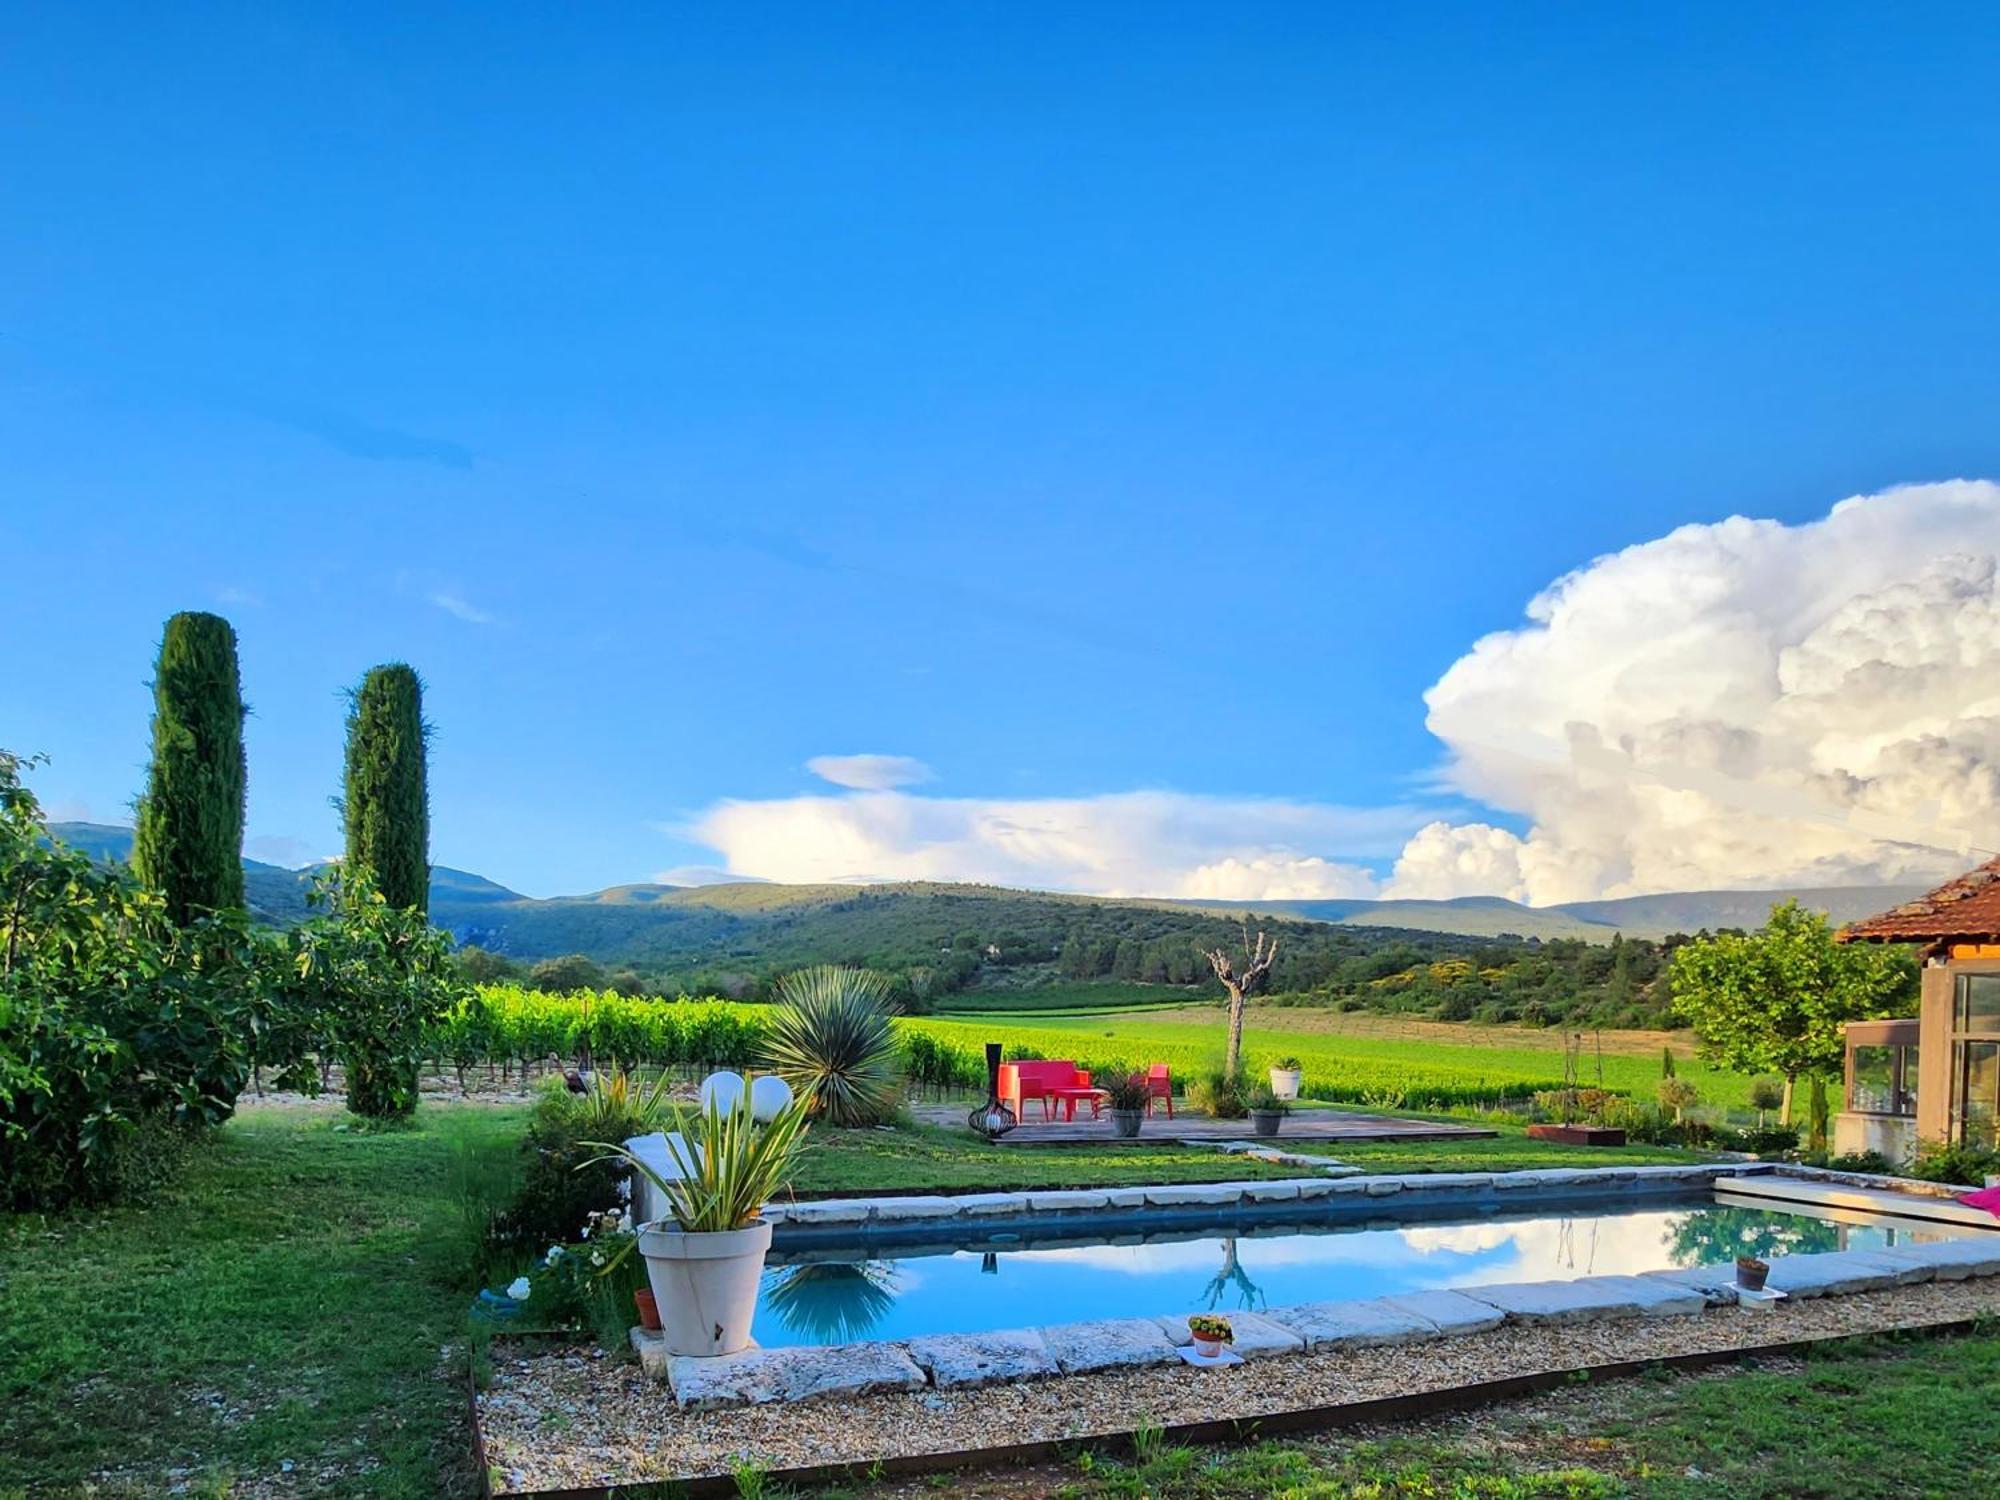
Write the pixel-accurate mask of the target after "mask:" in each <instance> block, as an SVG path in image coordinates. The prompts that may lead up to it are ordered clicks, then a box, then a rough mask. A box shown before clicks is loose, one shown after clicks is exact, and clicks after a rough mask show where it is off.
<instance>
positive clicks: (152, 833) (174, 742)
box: [132, 613, 244, 926]
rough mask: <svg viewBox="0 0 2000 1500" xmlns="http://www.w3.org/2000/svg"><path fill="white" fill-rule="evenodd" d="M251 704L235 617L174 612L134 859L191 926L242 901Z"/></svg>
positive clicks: (175, 915) (156, 676)
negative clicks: (246, 727) (246, 723)
mask: <svg viewBox="0 0 2000 1500" xmlns="http://www.w3.org/2000/svg"><path fill="white" fill-rule="evenodd" d="M243 714H244V708H243V687H242V683H241V680H240V679H239V677H238V675H237V668H236V632H235V631H234V630H233V629H231V628H230V625H229V622H228V621H227V620H225V619H223V618H222V617H221V616H220V615H211V614H201V613H183V614H178V615H175V616H174V617H173V618H172V619H170V620H168V621H167V628H166V633H165V635H164V636H163V637H162V638H161V641H160V655H159V660H158V662H157V663H156V664H155V666H154V669H153V758H152V763H151V765H150V766H149V767H148V769H147V772H146V790H145V792H144V794H143V795H142V796H141V797H140V799H139V809H138V826H137V827H136V828H135V829H134V831H133V835H132V868H133V871H134V872H135V873H136V874H137V876H138V878H139V881H140V883H141V884H143V885H145V886H148V887H150V888H151V889H153V890H156V891H158V892H159V893H160V895H161V896H162V897H163V898H165V900H166V908H167V915H168V917H169V918H170V919H171V920H173V921H174V922H177V923H179V924H181V925H183V926H185V925H186V924H187V923H189V922H191V921H193V920H194V919H195V918H196V917H198V916H200V915H201V914H202V913H204V912H217V911H229V910H233V909H235V908H238V907H241V906H242V905H243V798H244V767H243Z"/></svg>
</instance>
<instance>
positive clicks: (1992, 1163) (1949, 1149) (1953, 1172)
mask: <svg viewBox="0 0 2000 1500" xmlns="http://www.w3.org/2000/svg"><path fill="white" fill-rule="evenodd" d="M1993 1173H2000V1148H1995V1147H1992V1146H1972V1145H1967V1144H1966V1143H1965V1142H1963V1141H1960V1142H1958V1143H1957V1144H1955V1145H1949V1146H1947V1145H1941V1144H1939V1143H1937V1142H1934V1141H1933V1142H1927V1143H1925V1144H1924V1145H1922V1146H1920V1147H1919V1148H1918V1149H1917V1159H1916V1161H1915V1162H1913V1163H1912V1164H1911V1166H1910V1176H1912V1177H1921V1178H1923V1179H1924V1180H1925V1181H1926V1182H1958V1183H1966V1184H1969V1185H1971V1186H1973V1187H1978V1186H1979V1185H1980V1183H1982V1182H1984V1181H1985V1180H1986V1178H1987V1177H1988V1176H1989V1175H1990V1174H1993Z"/></svg>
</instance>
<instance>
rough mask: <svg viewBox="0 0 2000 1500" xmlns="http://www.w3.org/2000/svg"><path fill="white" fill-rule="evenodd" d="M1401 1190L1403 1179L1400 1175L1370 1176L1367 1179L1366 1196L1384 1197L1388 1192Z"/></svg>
mask: <svg viewBox="0 0 2000 1500" xmlns="http://www.w3.org/2000/svg"><path fill="white" fill-rule="evenodd" d="M1402 1190H1403V1179H1402V1178H1400V1177H1371V1178H1369V1179H1368V1196H1369V1197H1371V1198H1386V1197H1387V1196H1388V1195H1389V1194H1391V1193H1400V1192H1402Z"/></svg>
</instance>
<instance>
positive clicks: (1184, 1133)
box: [911, 1104, 1499, 1149]
mask: <svg viewBox="0 0 2000 1500" xmlns="http://www.w3.org/2000/svg"><path fill="white" fill-rule="evenodd" d="M968 1108H970V1105H969V1104H967V1105H952V1104H919V1105H917V1106H916V1107H915V1108H913V1109H912V1110H911V1113H912V1114H914V1115H915V1116H916V1117H917V1118H918V1119H919V1120H922V1121H923V1122H924V1123H925V1124H926V1125H943V1126H946V1127H954V1126H955V1127H956V1128H958V1129H960V1130H965V1131H967V1132H968V1133H969V1132H970V1127H969V1126H968V1125H967V1124H966V1123H965V1113H966V1110H967V1109H968ZM1498 1134H1499V1132H1498V1131H1497V1130H1482V1129H1480V1128H1479V1127H1478V1126H1475V1125H1449V1124H1444V1123H1441V1122H1439V1121H1436V1120H1401V1119H1397V1118H1396V1117H1394V1116H1393V1115H1368V1114H1359V1113H1354V1112H1351V1111H1348V1110H1344V1109H1343V1110H1333V1109H1309V1110H1299V1111H1297V1112H1296V1113H1293V1114H1289V1115H1287V1116H1285V1121H1284V1125H1283V1128H1282V1129H1280V1130H1279V1132H1278V1133H1277V1134H1276V1135H1258V1134H1256V1133H1255V1132H1254V1131H1252V1130H1251V1128H1250V1122H1249V1121H1248V1120H1213V1119H1210V1118H1209V1117H1208V1116H1207V1115H1199V1114H1195V1113H1193V1112H1192V1111H1189V1110H1180V1111H1178V1112H1177V1113H1176V1114H1175V1116H1174V1118H1173V1119H1171V1120H1169V1119H1168V1118H1167V1117H1166V1115H1165V1114H1164V1113H1160V1112H1155V1113H1154V1114H1153V1115H1152V1116H1151V1117H1150V1118H1149V1119H1148V1120H1147V1121H1146V1123H1145V1124H1144V1125H1142V1126H1141V1127H1140V1129H1139V1134H1138V1137H1137V1138H1136V1139H1133V1140H1125V1141H1120V1140H1119V1139H1118V1137H1116V1136H1115V1135H1113V1134H1112V1133H1111V1117H1110V1116H1109V1115H1106V1116H1105V1117H1104V1118H1103V1119H1101V1120H1093V1119H1091V1118H1089V1111H1088V1110H1079V1111H1078V1112H1077V1118H1076V1120H1075V1122H1074V1123H1072V1122H1070V1121H1066V1120H1063V1119H1060V1118H1058V1119H1055V1120H1051V1121H1046V1122H1045V1121H1044V1120H1042V1118H1041V1117H1040V1115H1039V1114H1038V1113H1037V1112H1036V1111H1035V1110H1034V1109H1033V1108H1030V1110H1029V1111H1028V1121H1027V1123H1026V1124H1024V1125H1020V1126H1017V1127H1016V1128H1015V1129H1013V1130H1011V1131H1009V1132H1008V1133H1007V1134H1006V1135H1003V1136H1001V1137H1000V1139H999V1140H998V1141H997V1142H995V1144H996V1145H1001V1146H1075V1145H1082V1144H1086V1143H1087V1144H1091V1145H1099V1146H1103V1145H1110V1144H1112V1143H1114V1142H1116V1143H1117V1144H1119V1145H1121V1146H1175V1145H1179V1144H1180V1143H1182V1142H1183V1141H1193V1142H1199V1143H1202V1144H1204V1145H1205V1144H1208V1143H1210V1142H1214V1141H1257V1142H1259V1143H1261V1144H1263V1145H1269V1146H1276V1147H1279V1148H1280V1149H1282V1148H1284V1147H1285V1146H1287V1145H1299V1146H1304V1145H1309V1144H1312V1145H1324V1144H1326V1143H1328V1142H1331V1141H1431V1140H1446V1139H1453V1140H1467V1139H1472V1138H1475V1137H1482V1136H1493V1135H1498Z"/></svg>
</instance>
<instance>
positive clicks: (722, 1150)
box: [591, 1092, 806, 1234]
mask: <svg viewBox="0 0 2000 1500" xmlns="http://www.w3.org/2000/svg"><path fill="white" fill-rule="evenodd" d="M805 1136H806V1111H805V1108H804V1106H803V1104H799V1103H794V1104H791V1105H788V1106H787V1107H786V1108H785V1109H783V1110H782V1111H780V1112H779V1113H778V1114H777V1115H775V1116H774V1117H773V1118H772V1119H771V1121H770V1122H769V1123H768V1124H764V1125H759V1124H757V1122H756V1121H755V1120H754V1119H753V1118H752V1117H751V1113H750V1096H749V1094H748V1093H747V1092H746V1093H744V1094H743V1095H741V1096H740V1097H739V1098H738V1099H737V1100H736V1102H735V1104H734V1105H733V1106H731V1107H730V1108H727V1109H724V1108H723V1107H722V1106H721V1104H720V1103H719V1102H717V1101H715V1100H710V1101H709V1103H708V1107H707V1108H706V1109H703V1110H700V1111H694V1110H688V1111H684V1112H682V1113H681V1115H680V1117H679V1118H678V1119H677V1120H676V1121H675V1122H674V1128H673V1130H671V1131H669V1132H668V1133H667V1154H668V1155H669V1156H670V1157H671V1158H672V1159H673V1164H674V1169H675V1170H676V1171H677V1172H678V1173H679V1174H680V1175H679V1177H677V1178H667V1177H662V1176H661V1175H660V1174H659V1173H658V1172H656V1171H655V1170H654V1169H653V1168H652V1167H650V1166H649V1165H647V1164H646V1163H645V1162H644V1161H642V1160H640V1158H639V1157H637V1156H635V1155H633V1154H632V1152H631V1151H629V1150H628V1149H627V1148H625V1147H624V1146H621V1145H615V1144H613V1143H612V1142H610V1141H593V1142H591V1144H592V1145H594V1146H597V1147H599V1148H600V1149H602V1150H603V1151H605V1152H606V1153H607V1155H606V1156H603V1157H599V1158H598V1160H600V1161H604V1160H610V1159H613V1158H615V1159H618V1160H622V1161H624V1162H625V1163H626V1164H627V1165H629V1166H630V1167H631V1168H632V1170H633V1171H635V1172H638V1173H640V1174H641V1175H642V1176H644V1177H645V1179H646V1180H647V1181H648V1182H650V1183H652V1184H653V1186H654V1187H656V1188H658V1189H659V1191H660V1196H661V1200H662V1201H663V1202H664V1203H665V1204H666V1205H667V1213H668V1215H669V1216H670V1217H671V1218H672V1219H673V1221H674V1227H675V1228H677V1229H679V1230H681V1231H682V1232H683V1233H686V1234H721V1233H725V1232H727V1231H728V1230H731V1229H747V1228H748V1227H749V1226H750V1225H752V1224H754V1223H755V1222H756V1221H757V1219H758V1217H759V1215H760V1214H762V1212H763V1209H764V1205H765V1204H766V1203H767V1202H769V1201H770V1199H771V1196H772V1195H773V1194H774V1193H776V1192H777V1191H778V1189H779V1188H781V1187H783V1186H784V1184H785V1180H786V1178H787V1176H788V1175H789V1174H790V1172H791V1169H792V1164H793V1163H794V1162H795V1161H796V1160H797V1159H798V1153H799V1148H800V1146H801V1145H803V1144H804V1142H805Z"/></svg>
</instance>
